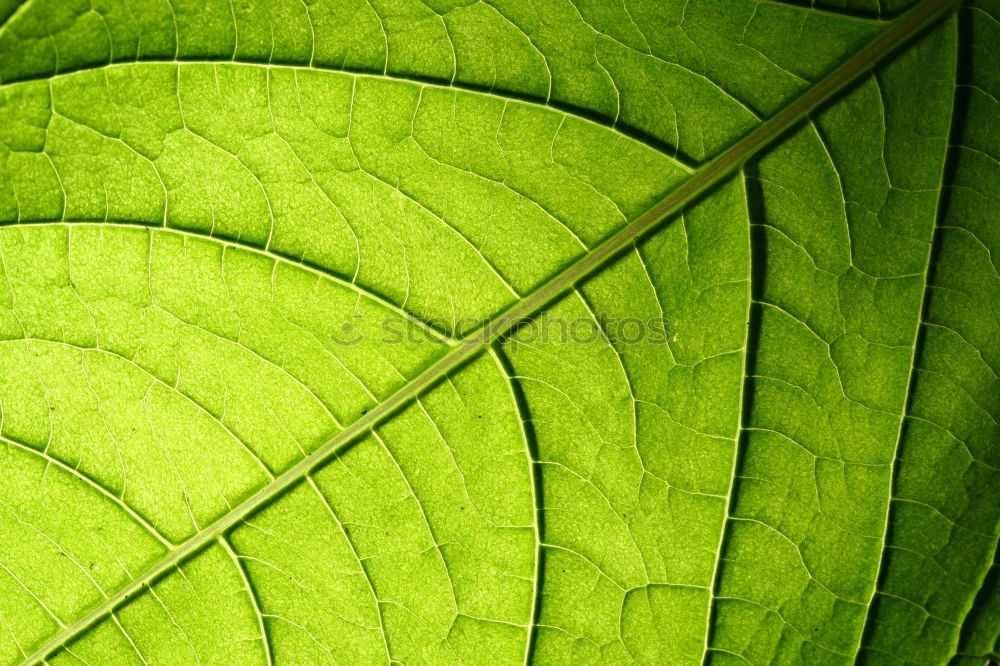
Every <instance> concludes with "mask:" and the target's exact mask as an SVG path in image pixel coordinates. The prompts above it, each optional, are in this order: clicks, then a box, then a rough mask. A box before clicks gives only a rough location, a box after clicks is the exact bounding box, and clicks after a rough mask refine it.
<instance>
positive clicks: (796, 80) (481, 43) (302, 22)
mask: <svg viewBox="0 0 1000 666" xmlns="http://www.w3.org/2000/svg"><path fill="white" fill-rule="evenodd" d="M878 28H879V25H878V24H873V23H870V22H864V21H853V20H844V19H842V18H840V17H838V16H836V15H834V16H826V15H822V14H819V13H816V12H810V11H808V10H807V9H806V8H799V7H793V6H788V5H783V4H781V3H775V2H768V3H759V4H758V3H757V2H755V1H753V0H740V1H739V2H732V3H728V4H727V6H726V9H725V11H719V7H718V4H717V3H716V2H712V1H711V0H692V1H691V2H670V3H661V2H655V1H653V0H645V1H643V2H634V1H632V0H630V1H629V2H627V3H616V2H603V1H599V2H594V1H589V2H569V0H545V1H544V2H528V1H526V0H496V1H492V0H491V1H490V2H476V1H470V0H435V1H433V2H421V1H420V0H391V1H387V0H371V1H369V0H348V1H345V0H321V1H316V2H314V1H312V0H310V1H309V2H302V1H300V0H254V1H252V2H234V3H230V2H228V1H227V0H211V1H209V2H204V1H202V0H170V1H169V2H168V1H167V0H161V1H156V0H147V1H144V2H125V1H124V0H106V1H103V2H98V3H91V2H89V1H86V0H73V1H72V2H66V1H65V0H34V1H32V2H30V3H27V4H26V5H25V6H24V8H23V10H22V11H19V12H18V13H17V14H16V15H15V16H14V17H13V18H12V19H10V21H9V23H8V24H7V25H6V26H5V27H4V28H3V32H0V54H2V57H0V62H2V63H3V64H2V65H0V81H13V80H20V79H25V78H38V77H48V76H50V75H52V74H57V73H59V72H66V71H71V70H75V69H80V68H86V67H100V66H103V65H106V64H107V63H109V62H128V61H135V60H143V59H145V60H150V59H153V60H213V61H225V60H236V61H243V62H257V63H268V64H272V63H274V64H293V65H301V66H307V67H309V68H319V69H346V70H350V71H363V72H369V73H377V74H385V75H388V76H392V77H401V78H411V79H421V80H431V81H435V82H439V83H443V84H446V85H455V86H459V87H465V88H474V89H480V90H485V91H495V92H498V93H502V94H504V95H510V96H514V97H519V98H525V99H532V100H536V101H539V102H542V103H547V104H553V105H557V106H561V107H564V108H572V109H576V110H579V111H580V112H582V113H584V114H586V115H588V116H592V117H594V118H595V119H597V120H598V121H599V122H601V123H603V124H607V125H613V126H619V125H620V126H622V127H624V128H627V129H628V131H629V132H630V133H632V134H634V135H635V136H638V137H643V138H645V139H646V140H649V141H651V142H652V143H654V144H657V145H661V146H663V147H665V148H667V150H668V151H669V152H672V153H676V154H680V155H686V156H689V157H690V158H691V159H695V160H701V159H704V158H706V157H709V156H711V155H712V154H714V153H716V152H718V150H720V149H721V148H723V147H724V146H725V145H727V144H728V143H730V142H731V141H732V140H734V139H735V138H737V137H738V136H739V135H740V134H742V133H743V132H745V131H746V130H748V129H749V128H751V127H752V126H753V125H754V124H755V123H756V120H757V119H758V117H759V116H763V115H770V114H772V113H774V112H775V111H776V110H777V109H778V108H779V107H780V106H781V105H782V104H783V103H787V102H788V101H789V100H790V99H791V98H792V97H793V96H794V95H795V94H796V93H798V92H801V91H802V90H803V89H804V88H805V87H806V86H807V85H808V83H809V82H810V81H815V80H816V79H818V78H819V77H821V76H822V75H823V74H824V73H825V72H827V71H829V69H831V68H832V67H833V66H834V65H835V64H836V63H837V62H838V61H840V60H842V59H843V58H845V57H846V56H847V55H849V54H850V53H851V52H853V51H854V50H857V49H858V48H860V47H861V46H862V45H863V44H864V43H865V41H866V40H867V39H868V38H869V37H870V36H871V35H872V34H873V33H874V32H875V31H876V30H877V29H878Z"/></svg>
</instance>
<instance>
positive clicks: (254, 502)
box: [22, 0, 957, 666]
mask: <svg viewBox="0 0 1000 666" xmlns="http://www.w3.org/2000/svg"><path fill="white" fill-rule="evenodd" d="M955 5H957V0H924V2H921V3H920V4H918V5H917V6H916V7H914V8H913V9H911V10H910V11H908V12H907V13H905V14H903V15H902V16H901V17H900V18H899V19H897V20H896V21H894V22H893V23H891V24H890V25H889V26H888V27H887V28H886V29H885V30H883V31H882V32H881V33H879V34H878V35H877V36H876V37H875V38H874V39H873V40H872V41H871V42H870V43H869V44H868V45H867V46H865V47H864V48H863V49H861V50H860V51H858V52H857V53H856V54H855V55H853V56H852V57H850V58H849V59H848V60H846V61H845V62H844V63H842V64H841V65H840V66H839V67H837V68H836V69H834V70H833V71H832V72H831V73H829V74H828V75H827V76H825V77H824V78H823V79H821V80H820V81H818V82H817V83H815V84H813V85H812V86H811V87H810V88H809V89H807V90H806V91H805V92H804V93H802V94H801V95H800V96H799V97H797V98H796V99H794V100H793V101H792V102H790V103H789V104H788V105H787V106H785V107H784V108H783V109H782V110H781V111H779V112H778V113H777V114H775V115H774V116H772V117H771V118H770V119H768V120H766V121H764V122H763V123H761V124H760V125H758V126H757V127H756V128H755V129H754V130H753V131H751V132H750V133H749V134H747V135H746V136H744V137H743V138H742V139H740V140H739V141H737V142H736V143H735V144H733V145H732V146H731V147H730V148H728V149H727V150H726V151H725V152H723V153H722V154H720V155H719V156H717V157H715V158H714V159H712V160H711V161H709V162H707V163H706V164H705V165H703V166H702V167H701V168H699V169H698V170H697V171H695V172H694V174H693V175H692V176H691V177H690V178H689V179H688V180H686V181H685V182H683V183H681V184H680V185H679V186H678V187H676V188H675V189H674V190H672V191H671V192H669V193H668V194H667V195H665V196H664V197H663V198H662V199H661V200H660V201H659V202H657V203H656V204H654V205H653V206H652V207H650V208H649V209H648V210H647V211H646V212H644V213H643V214H641V215H640V216H638V217H637V218H636V219H635V220H633V221H632V222H631V223H629V224H628V225H626V226H625V227H623V228H621V229H620V230H619V231H618V232H616V233H615V234H614V235H612V236H611V237H609V238H608V239H606V240H605V241H604V242H603V243H601V244H600V245H598V246H597V247H595V248H594V249H593V250H591V251H590V252H589V253H587V254H586V255H584V256H583V257H581V258H580V259H579V260H578V261H576V262H575V263H573V264H572V265H570V266H568V267H566V268H565V269H563V270H562V271H561V272H560V273H558V274H556V275H555V276H553V277H552V278H550V279H549V280H548V281H547V282H546V283H545V284H543V285H542V286H541V287H539V288H538V289H536V290H535V291H534V292H532V293H531V294H529V295H527V296H526V297H524V298H523V299H522V300H520V301H518V302H517V303H515V304H514V305H512V306H510V307H509V308H507V309H506V310H505V311H504V312H503V313H501V314H500V315H499V316H498V317H497V318H495V319H494V320H492V321H491V322H490V323H489V324H487V325H486V326H484V327H482V328H480V329H478V330H477V331H474V332H473V333H471V334H469V335H468V336H466V337H465V338H463V339H462V340H461V341H459V342H458V344H457V346H456V347H455V348H454V349H453V350H452V351H450V352H449V353H448V354H446V355H445V356H443V357H441V358H440V359H438V360H437V361H435V362H434V363H433V364H432V365H430V366H429V367H428V368H426V369H425V370H424V371H423V372H421V373H420V374H419V375H417V376H416V377H415V378H413V379H412V380H411V381H410V382H408V383H407V384H405V385H403V386H402V387H401V388H400V389H399V390H398V391H396V392H395V393H393V394H392V395H391V396H389V397H388V398H387V399H386V400H385V401H383V402H382V403H380V404H379V405H377V406H375V407H374V408H372V409H371V410H370V411H369V412H368V413H367V414H365V415H364V416H362V417H361V418H360V419H358V420H357V421H355V422H354V423H352V424H350V425H348V426H347V427H346V428H344V430H342V431H341V432H340V433H338V434H337V435H336V436H335V437H333V438H332V439H330V440H329V441H327V442H326V443H325V444H323V445H322V446H320V447H319V448H318V449H316V450H315V451H314V452H313V453H311V454H310V455H309V456H307V457H305V458H303V459H302V460H300V461H299V462H298V463H296V464H295V465H293V466H292V467H291V468H289V469H288V470H286V471H285V472H284V473H282V474H281V475H280V476H278V477H277V478H275V479H274V480H273V481H272V482H271V483H269V484H268V485H266V486H264V487H263V488H261V489H259V490H258V491H257V492H255V493H254V494H253V495H251V496H250V497H248V498H247V499H246V500H244V501H243V502H242V503H240V504H239V505H238V506H237V507H236V508H235V509H233V510H232V511H230V512H229V513H227V514H226V515H224V516H222V517H221V518H219V519H218V520H216V521H215V522H214V523H212V524H211V525H209V526H208V527H206V528H205V529H204V530H202V531H201V532H199V533H198V534H196V535H195V536H193V537H192V538H190V539H189V540H188V541H185V542H184V543H182V544H181V545H179V546H177V547H176V548H173V549H171V550H170V551H169V552H168V554H167V555H166V556H165V557H164V558H162V559H161V560H159V561H158V562H157V563H156V564H154V565H153V566H152V567H150V568H149V569H147V570H146V571H145V572H143V573H142V574H141V575H139V576H138V577H136V578H134V579H133V580H132V581H131V582H130V583H129V584H128V585H126V586H124V587H123V588H121V589H120V590H119V591H118V592H116V593H115V594H114V595H112V596H110V597H108V598H107V599H106V600H105V601H104V602H102V603H101V604H99V605H98V606H96V607H95V608H93V609H92V610H91V611H90V612H89V613H87V614H86V615H84V616H83V617H81V618H80V619H78V620H77V621H76V622H73V623H71V624H69V625H67V626H66V627H65V628H64V629H62V630H61V631H60V632H59V633H57V634H56V635H55V636H53V637H52V638H51V639H49V640H48V641H46V642H45V643H44V644H43V645H42V646H41V647H40V648H38V650H36V651H35V652H34V653H32V654H31V655H30V656H28V657H27V658H26V659H25V660H24V661H23V662H22V666H27V665H29V664H36V663H38V662H39V661H41V660H42V659H44V658H45V657H46V656H48V655H49V654H50V653H51V652H53V651H54V650H56V649H57V648H59V647H60V646H62V645H63V644H64V643H66V642H67V641H68V640H69V639H71V638H72V637H74V636H76V635H77V634H79V633H80V632H82V631H84V630H85V629H87V628H88V627H90V626H91V625H92V624H94V623H95V622H97V621H98V620H99V619H101V618H102V617H103V616H104V615H105V614H107V613H109V612H111V611H113V610H114V609H115V608H116V607H117V606H118V605H119V604H121V603H122V602H124V601H125V600H126V599H128V597H130V596H131V595H133V594H135V593H137V592H139V591H140V590H141V589H142V588H143V587H144V586H147V585H149V584H150V583H152V582H153V581H154V580H155V579H156V578H158V577H159V576H161V575H163V574H164V573H166V572H167V571H168V570H169V569H170V568H171V567H174V566H176V565H178V564H179V563H180V562H181V561H183V560H184V559H185V558H187V557H188V556H190V555H193V554H194V553H196V552H198V551H199V550H200V549H201V548H202V547H203V546H207V545H209V544H210V543H212V542H213V541H214V540H215V539H216V538H217V537H218V536H220V535H222V534H223V533H224V532H225V531H226V530H228V529H229V528H231V527H233V526H235V525H236V524H237V523H239V522H240V521H241V520H243V519H244V518H246V517H247V516H248V515H250V514H251V513H253V512H255V511H257V510H258V509H260V508H261V507H262V506H264V505H265V504H266V503H267V502H268V501H269V500H271V499H273V498H274V497H276V496H277V495H279V494H280V493H281V492H283V491H284V490H285V489H287V488H289V487H290V486H292V485H293V484H294V483H296V482H298V481H300V480H301V479H303V478H304V477H305V476H306V475H307V474H308V473H309V472H310V471H312V470H313V469H315V468H316V467H318V466H319V465H321V464H323V463H325V462H326V461H327V460H329V459H330V458H331V457H333V456H334V455H336V454H337V453H339V452H340V451H342V450H343V449H344V448H346V447H347V446H349V445H351V444H352V443H353V442H354V441H356V440H357V439H358V438H359V436H361V435H363V434H364V433H365V432H367V431H368V430H369V429H371V428H373V427H374V426H375V425H377V424H378V423H379V422H381V421H383V420H384V419H386V418H388V417H389V416H391V415H392V414H394V413H395V412H396V410H397V409H399V408H401V407H403V406H404V405H405V404H406V403H408V402H409V400H410V399H411V398H414V397H416V396H417V395H418V394H419V393H420V392H422V391H423V390H424V389H427V388H429V387H430V386H432V385H433V384H434V383H435V382H437V381H438V380H440V379H441V378H443V377H444V376H445V375H446V374H447V373H448V372H449V371H451V370H454V369H456V368H458V367H459V366H461V365H462V364H463V363H465V362H467V361H469V360H470V359H472V358H473V357H474V356H476V355H477V354H479V353H481V352H483V351H485V350H486V349H488V348H489V347H490V346H491V345H492V344H493V343H494V342H495V341H496V340H497V339H498V338H500V337H501V336H502V335H504V334H505V333H507V332H508V331H510V330H511V329H512V328H513V327H514V326H515V325H517V324H518V323H519V322H522V321H524V320H525V319H527V318H529V317H530V316H532V315H533V314H534V313H535V312H537V311H538V310H539V309H541V308H542V307H544V306H545V305H547V304H548V303H550V302H552V301H553V300H554V299H556V298H557V297H559V296H560V295H562V293H563V292H564V291H566V290H567V289H569V288H571V287H572V286H573V285H574V284H576V283H577V282H578V281H580V280H581V279H583V278H584V277H586V276H587V275H589V274H591V273H592V272H594V271H595V270H597V269H598V268H600V267H601V266H602V265H603V264H604V263H605V262H606V261H607V260H609V259H611V258H612V257H613V256H614V255H615V254H616V253H617V252H618V251H620V250H622V249H623V248H625V247H626V246H628V245H629V244H630V243H631V242H632V241H633V240H634V239H635V238H636V237H638V236H640V235H642V234H644V233H645V232H647V231H649V230H650V229H651V228H652V227H654V226H655V225H657V224H658V223H660V222H664V221H666V220H667V219H668V218H669V217H670V216H671V215H672V214H674V213H676V212H677V211H679V210H680V209H681V208H683V207H684V206H686V205H688V204H689V203H691V202H692V201H694V200H696V199H697V198H698V197H700V196H701V195H703V194H705V193H706V192H707V191H708V190H710V189H711V188H712V187H713V186H715V185H716V184H718V183H719V182H720V181H721V180H722V179H723V178H725V177H726V176H728V175H729V174H730V173H731V172H732V171H734V170H735V169H737V168H738V167H739V166H740V165H741V164H743V163H744V162H745V161H746V160H747V159H749V158H750V157H752V156H753V155H754V154H756V153H757V152H759V151H760V150H762V149H763V148H765V147H766V146H767V145H769V144H770V143H771V142H772V141H774V140H776V139H777V138H779V137H780V136H781V135H783V134H784V133H785V132H786V131H787V130H789V129H790V128H792V127H793V126H794V125H795V124H796V123H797V122H798V121H799V120H801V119H802V118H803V117H805V116H806V115H807V114H808V113H810V112H811V111H813V110H814V109H816V108H817V107H818V106H820V105H821V104H823V103H824V102H826V101H827V100H828V99H830V98H831V97H832V96H833V95H835V94H836V93H837V92H839V91H840V90H841V89H843V88H844V87H845V86H847V85H848V84H850V83H851V82H852V81H853V80H854V79H855V78H857V77H858V76H859V75H860V74H862V73H864V72H866V71H867V70H868V69H869V68H871V67H872V66H873V65H874V64H875V63H876V62H877V61H878V60H880V59H881V58H883V57H885V56H887V55H889V54H890V53H891V52H893V51H894V50H896V49H897V48H898V47H900V46H901V45H902V44H904V43H905V42H906V41H907V40H909V39H910V38H911V37H913V36H915V35H916V34H918V33H919V32H920V31H922V30H923V29H924V28H926V27H928V26H929V25H931V24H932V23H933V22H934V21H935V20H936V19H938V18H940V17H941V16H943V15H944V14H946V13H947V12H949V11H951V10H952V9H953V8H954V6H955Z"/></svg>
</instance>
